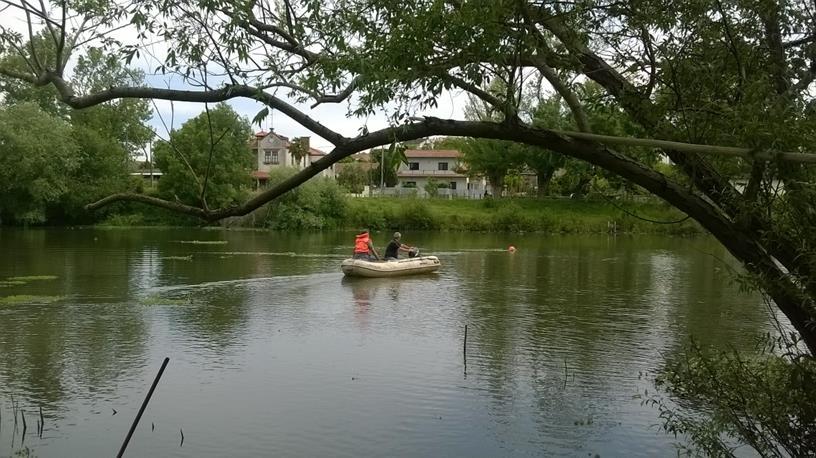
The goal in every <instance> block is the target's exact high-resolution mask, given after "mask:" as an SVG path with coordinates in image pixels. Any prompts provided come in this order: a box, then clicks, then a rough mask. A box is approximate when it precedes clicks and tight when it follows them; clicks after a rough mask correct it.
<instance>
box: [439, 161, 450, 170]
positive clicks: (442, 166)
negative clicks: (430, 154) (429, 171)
mask: <svg viewBox="0 0 816 458" xmlns="http://www.w3.org/2000/svg"><path fill="white" fill-rule="evenodd" d="M438 170H448V163H447V162H440V163H439V169H438Z"/></svg>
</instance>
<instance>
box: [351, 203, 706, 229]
mask: <svg viewBox="0 0 816 458" xmlns="http://www.w3.org/2000/svg"><path fill="white" fill-rule="evenodd" d="M632 215H637V216H639V217H641V218H644V219H639V218H637V217H635V216H632ZM683 217H684V215H683V214H682V213H680V212H679V211H677V210H675V209H673V208H671V207H669V206H668V205H665V204H661V203H660V202H656V201H655V202H647V203H635V202H615V204H614V205H613V204H612V203H610V202H607V201H597V200H570V199H487V200H441V199H396V198H373V199H353V200H351V201H350V202H349V207H348V220H349V221H350V222H352V224H353V225H354V227H353V228H357V227H365V226H368V227H371V228H374V229H389V228H390V227H389V226H393V227H399V228H405V229H423V230H428V229H434V230H443V231H478V232H546V233H569V234H587V233H605V232H623V233H650V234H651V233H654V234H673V235H689V234H696V233H702V232H703V231H702V229H701V228H700V226H699V225H698V224H697V223H695V222H693V221H691V220H690V219H687V220H685V221H682V222H679V223H677V224H656V223H653V222H648V221H645V219H650V220H654V221H661V222H668V221H678V220H681V219H683Z"/></svg>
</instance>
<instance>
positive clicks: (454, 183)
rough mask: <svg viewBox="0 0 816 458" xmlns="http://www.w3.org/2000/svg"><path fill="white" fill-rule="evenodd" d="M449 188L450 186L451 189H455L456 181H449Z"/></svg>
mask: <svg viewBox="0 0 816 458" xmlns="http://www.w3.org/2000/svg"><path fill="white" fill-rule="evenodd" d="M450 188H451V189H452V190H454V191H456V182H455V181H451V182H450Z"/></svg>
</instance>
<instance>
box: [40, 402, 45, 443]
mask: <svg viewBox="0 0 816 458" xmlns="http://www.w3.org/2000/svg"><path fill="white" fill-rule="evenodd" d="M43 430H45V417H43V414H42V406H40V439H42V435H43Z"/></svg>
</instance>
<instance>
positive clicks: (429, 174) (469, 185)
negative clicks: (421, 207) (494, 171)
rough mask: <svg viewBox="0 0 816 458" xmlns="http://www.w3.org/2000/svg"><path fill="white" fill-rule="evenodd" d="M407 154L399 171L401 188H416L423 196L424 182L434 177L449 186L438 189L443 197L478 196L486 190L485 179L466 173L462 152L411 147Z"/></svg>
mask: <svg viewBox="0 0 816 458" xmlns="http://www.w3.org/2000/svg"><path fill="white" fill-rule="evenodd" d="M405 157H406V158H407V159H408V161H407V162H408V163H407V164H401V165H400V168H399V169H398V170H397V178H398V179H399V185H398V186H399V188H401V189H406V188H407V189H412V188H415V189H416V190H417V194H418V195H424V194H425V185H426V184H427V183H428V181H430V180H435V181H436V182H438V183H445V184H446V185H447V189H445V188H441V189H439V195H443V196H455V197H471V198H474V197H475V198H478V197H481V196H482V195H483V194H484V192H485V180H484V179H481V178H477V179H473V178H469V177H468V176H467V175H466V170H465V168H464V165H463V164H462V162H461V159H462V153H460V152H459V151H457V150H418V149H410V150H406V151H405Z"/></svg>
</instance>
